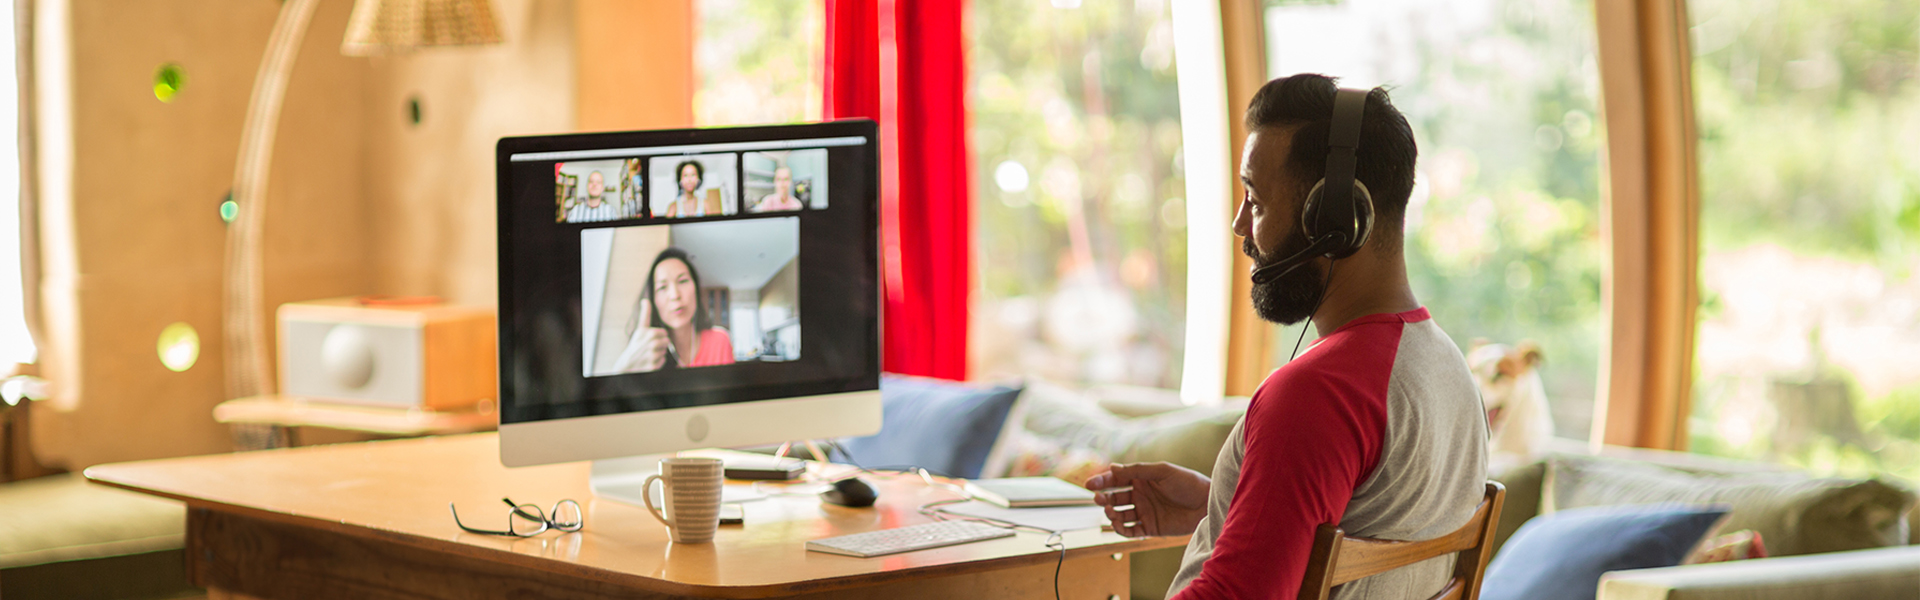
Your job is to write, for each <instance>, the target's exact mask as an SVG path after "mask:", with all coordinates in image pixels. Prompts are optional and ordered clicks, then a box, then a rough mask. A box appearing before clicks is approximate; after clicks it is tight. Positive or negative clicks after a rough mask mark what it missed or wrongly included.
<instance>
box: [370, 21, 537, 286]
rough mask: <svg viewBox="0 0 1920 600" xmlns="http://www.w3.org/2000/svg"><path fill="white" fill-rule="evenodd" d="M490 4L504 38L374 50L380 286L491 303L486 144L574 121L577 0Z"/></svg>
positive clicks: (491, 206)
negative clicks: (415, 112) (384, 52)
mask: <svg viewBox="0 0 1920 600" xmlns="http://www.w3.org/2000/svg"><path fill="white" fill-rule="evenodd" d="M493 6H494V10H495V11H496V12H495V17H496V19H497V20H498V21H499V23H500V25H501V34H502V36H503V37H504V38H505V43H503V44H501V45H498V46H491V47H484V48H445V49H430V50H423V51H419V52H415V53H412V54H409V55H404V56H389V57H379V58H373V59H370V60H371V62H370V64H371V67H372V78H371V80H370V81H371V88H372V89H370V90H369V92H368V94H367V96H366V115H367V135H368V147H367V152H366V160H367V175H368V194H367V198H368V200H369V204H368V207H367V209H368V212H367V214H368V217H369V219H370V224H371V227H372V232H373V240H374V243H373V245H372V248H371V255H370V257H369V258H370V261H371V265H370V269H371V272H372V274H373V277H374V287H375V288H376V289H378V290H380V291H381V292H382V293H389V294H427V295H437V296H441V297H443V298H446V299H447V300H449V301H453V302H458V303H462V304H473V305H483V306H492V305H494V304H495V303H496V299H497V291H496V290H497V289H498V288H497V287H496V285H495V282H496V281H497V279H498V278H497V276H496V273H495V271H496V269H497V264H498V256H497V254H496V249H497V248H498V246H497V245H496V244H495V243H494V237H495V235H496V232H495V228H494V210H495V203H494V196H495V180H494V165H493V161H494V157H493V149H494V144H495V142H497V141H498V140H499V139H500V138H501V137H505V136H514V135H532V134H542V133H562V132H566V131H570V130H572V129H573V127H574V81H575V79H574V62H573V61H574V46H573V36H574V29H573V28H574V20H573V3H571V2H554V1H535V0H495V2H494V4H493ZM412 102H418V105H419V113H420V122H419V123H417V124H416V123H413V122H412V110H411V108H410V103H412Z"/></svg>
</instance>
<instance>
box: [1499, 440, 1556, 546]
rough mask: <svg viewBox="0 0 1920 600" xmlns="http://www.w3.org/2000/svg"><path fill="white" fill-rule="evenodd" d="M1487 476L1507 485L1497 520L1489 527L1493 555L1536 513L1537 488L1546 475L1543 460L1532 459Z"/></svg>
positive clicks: (1537, 513) (1538, 507)
mask: <svg viewBox="0 0 1920 600" xmlns="http://www.w3.org/2000/svg"><path fill="white" fill-rule="evenodd" d="M1487 478H1488V479H1492V480H1494V481H1498V482H1500V485H1504V486H1506V487H1507V500H1506V502H1505V503H1504V504H1503V505H1502V506H1501V508H1500V523H1499V524H1497V525H1495V526H1494V528H1493V555H1494V556H1498V555H1499V554H1500V549H1501V548H1502V547H1504V546H1505V545H1506V543H1507V540H1508V539H1509V538H1512V537H1513V534H1514V532H1517V531H1519V530H1520V526H1521V525H1523V524H1525V523H1526V522H1527V521H1528V520H1530V519H1532V518H1534V517H1536V516H1539V515H1540V488H1541V484H1542V483H1543V482H1544V481H1545V480H1546V478H1547V463H1546V461H1534V462H1531V463H1527V464H1524V465H1520V466H1518V467H1514V468H1511V469H1507V470H1506V471H1505V472H1502V473H1492V474H1489V475H1488V476H1487Z"/></svg>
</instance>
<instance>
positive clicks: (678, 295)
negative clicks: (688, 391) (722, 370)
mask: <svg viewBox="0 0 1920 600" xmlns="http://www.w3.org/2000/svg"><path fill="white" fill-rule="evenodd" d="M647 281H649V282H651V284H650V285H648V286H647V289H646V290H645V291H643V292H641V293H640V299H639V301H638V302H637V303H636V305H635V308H634V311H633V318H632V319H631V320H629V321H628V322H627V336H628V337H627V348H626V350H625V351H623V352H621V353H620V358H619V360H617V361H615V362H614V370H615V371H616V372H620V373H632V372H647V371H658V370H661V369H673V368H679V367H710V366H714V365H729V364H733V338H731V337H729V336H728V335H727V329H726V328H725V327H719V326H715V325H714V324H713V318H712V317H711V316H709V315H708V314H707V307H706V305H705V304H704V303H702V302H700V273H699V272H698V271H695V270H694V268H693V261H692V260H691V259H689V258H688V257H687V252H686V251H685V250H681V249H679V248H667V249H666V250H661V251H660V256H658V257H655V258H654V259H653V268H652V269H649V270H648V271H647Z"/></svg>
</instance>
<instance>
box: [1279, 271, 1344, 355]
mask: <svg viewBox="0 0 1920 600" xmlns="http://www.w3.org/2000/svg"><path fill="white" fill-rule="evenodd" d="M1332 286H1333V263H1332V262H1328V263H1327V277H1326V279H1325V280H1322V281H1321V282H1320V297H1319V298H1317V299H1315V300H1314V301H1313V313H1307V320H1306V321H1304V322H1302V323H1301V325H1300V337H1299V338H1297V339H1295V340H1293V354H1290V355H1288V356H1287V362H1293V359H1295V358H1299V357H1300V342H1304V341H1306V340H1307V328H1308V327H1312V326H1313V314H1314V313H1318V312H1320V305H1321V304H1322V303H1325V302H1326V301H1327V292H1329V291H1332V290H1329V289H1328V288H1330V287H1332Z"/></svg>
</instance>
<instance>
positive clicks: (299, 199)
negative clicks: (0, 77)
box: [34, 0, 366, 469]
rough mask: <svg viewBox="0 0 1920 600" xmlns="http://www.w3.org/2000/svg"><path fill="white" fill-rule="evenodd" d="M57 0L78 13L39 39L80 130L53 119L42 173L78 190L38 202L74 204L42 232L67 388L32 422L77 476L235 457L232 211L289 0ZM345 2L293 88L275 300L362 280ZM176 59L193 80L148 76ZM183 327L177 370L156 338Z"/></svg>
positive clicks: (357, 90)
mask: <svg viewBox="0 0 1920 600" xmlns="http://www.w3.org/2000/svg"><path fill="white" fill-rule="evenodd" d="M45 4H46V5H45V6H43V7H42V10H60V11H65V16H66V18H65V19H64V29H63V33H62V34H61V35H58V36H47V35H44V34H43V35H41V36H39V37H40V39H41V40H43V41H49V42H52V43H63V45H64V46H65V51H66V52H68V53H69V54H70V56H71V59H70V63H69V65H68V71H67V73H65V75H64V80H65V81H66V82H67V85H68V86H69V87H68V90H67V94H68V95H69V96H70V98H71V104H70V105H69V107H68V110H67V111H66V112H65V114H64V117H65V119H66V121H67V122H66V123H65V124H64V125H61V126H56V127H52V128H48V129H51V130H53V131H61V130H65V131H70V132H71V135H70V137H69V138H68V140H67V146H66V148H68V149H69V150H68V151H69V152H70V156H69V157H67V160H66V161H65V163H66V164H70V165H71V167H70V168H69V169H67V172H65V173H52V174H43V175H45V176H48V177H64V178H66V179H67V180H68V181H69V183H68V186H70V187H63V186H50V189H54V190H59V189H67V190H70V192H69V193H66V194H62V195H61V196H60V197H54V196H48V197H44V198H43V199H42V204H43V205H54V204H57V203H65V207H64V208H62V209H61V210H56V211H49V212H53V213H55V214H54V215H53V218H49V219H43V221H42V224H43V228H42V238H41V239H42V243H43V244H44V245H47V246H56V247H55V248H50V249H49V251H48V253H49V254H50V255H55V256H62V257H66V258H65V259H63V260H62V261H60V262H59V263H57V264H51V265H49V272H48V276H47V278H46V281H45V282H44V283H43V285H44V286H46V289H43V290H42V292H43V294H42V295H43V297H44V298H46V299H47V305H46V311H47V312H48V313H49V314H48V315H47V317H48V320H49V321H53V322H57V323H63V324H64V326H62V327H60V328H59V330H58V331H59V334H60V335H58V336H57V339H55V340H52V342H53V343H54V344H57V345H60V346H61V347H60V348H57V349H55V351H54V352H49V353H47V355H46V357H45V359H44V360H46V361H48V362H49V364H48V365H47V367H48V370H49V372H50V373H55V374H56V377H55V380H54V384H55V388H54V394H55V395H56V399H55V400H54V401H53V402H50V403H48V406H49V408H51V410H44V411H40V412H39V413H38V414H37V415H36V416H38V417H44V418H37V419H35V420H34V430H35V431H34V438H35V439H34V445H35V451H36V453H37V454H38V455H39V456H40V458H41V459H42V460H43V461H45V462H49V463H52V464H61V465H64V466H66V467H68V468H75V469H77V468H83V467H85V466H88V465H92V464H97V463H101V462H110V461H121V460H135V459H144V458H155V457H163V456H177V455H184V454H199V453H209V452H221V451H225V450H229V449H230V448H231V445H230V442H229V439H230V438H229V436H228V434H227V431H226V428H225V427H224V426H221V425H218V424H216V423H214V422H213V418H212V409H213V406H214V404H217V403H218V402H220V401H221V400H224V399H225V398H223V397H222V396H223V388H222V365H221V364H220V363H221V360H220V356H221V348H222V344H221V342H220V340H221V336H222V330H221V325H220V323H221V310H222V305H221V304H222V295H221V292H222V288H221V277H222V275H221V263H222V256H223V253H224V247H225V236H226V225H225V224H224V223H223V222H222V221H221V219H220V216H219V205H220V203H221V201H222V200H223V199H224V198H225V197H226V195H227V192H228V190H229V189H230V188H231V186H232V181H233V171H234V162H235V155H236V152H237V151H238V147H239V139H240V129H241V123H242V118H243V115H244V113H245V109H246V104H247V99H248V96H249V94H250V93H251V90H252V86H253V79H254V76H255V72H256V70H257V69H258V68H259V62H260V58H261V53H262V52H263V50H264V49H265V46H266V39H267V35H268V33H269V31H271V29H272V26H273V22H274V18H275V16H276V13H277V11H278V9H279V6H280V5H279V3H277V2H266V1H261V0H205V1H197V2H123V1H114V0H73V1H69V2H47V3H45ZM349 8H350V2H348V1H347V0H339V1H333V2H323V3H322V5H321V8H320V11H319V12H318V13H317V14H316V17H315V20H314V25H313V32H311V33H310V35H309V36H308V40H307V44H305V46H304V47H303V50H302V52H301V57H300V61H299V64H298V66H297V68H296V71H295V74H294V77H293V80H292V82H291V84H290V86H289V100H288V102H287V112H286V114H285V115H284V118H283V127H282V130H281V135H280V138H279V144H278V145H277V148H276V155H275V167H274V180H273V181H272V186H271V188H270V190H269V195H270V204H273V205H277V206H278V207H281V208H280V209H279V210H277V211H269V213H268V219H269V221H268V227H267V231H268V233H267V240H268V243H267V248H268V250H267V256H266V262H267V265H268V270H269V273H270V275H269V279H268V298H269V300H270V301H275V302H277V301H283V300H286V299H294V298H300V297H314V296H324V295H330V294H331V295H339V293H341V291H342V290H345V289H349V288H353V289H357V288H364V287H365V286H364V281H365V280H366V276H365V271H364V268H362V267H361V266H360V265H359V264H358V263H361V262H364V258H362V256H363V255H364V252H363V251H358V250H356V248H362V247H364V246H365V225H364V221H365V217H364V211H363V210H362V209H361V208H360V206H362V205H363V204H364V200H363V199H362V197H363V196H364V194H363V193H362V190H363V189H364V187H365V186H364V183H363V178H362V176H361V173H360V168H361V167H360V164H361V162H360V160H359V158H358V150H359V148H360V146H361V145H363V142H362V141H361V140H360V131H361V130H362V127H361V126H360V124H359V120H360V119H361V117H360V116H359V115H360V105H359V102H358V101H357V98H359V97H360V96H362V95H363V92H362V91H361V90H362V88H364V84H363V83H362V82H361V81H362V80H363V79H364V71H365V70H366V66H365V65H364V64H361V63H359V62H355V61H354V60H353V59H347V58H345V57H341V56H339V53H338V51H337V49H336V48H337V47H338V43H339V41H338V40H339V36H340V33H341V32H343V31H344V27H345V20H346V14H347V11H348V9H349ZM326 38H331V40H328V39H326ZM169 63H171V64H174V65H178V67H179V69H180V70H181V72H182V73H183V75H184V77H183V79H182V81H183V84H182V85H181V86H180V88H179V91H178V93H177V94H176V95H174V96H173V97H172V98H171V101H167V102H162V101H161V100H159V99H157V98H156V97H155V94H154V91H153V81H154V76H155V73H156V71H157V69H159V67H160V66H161V65H163V64H169ZM54 80H58V79H54ZM50 114H58V112H57V111H56V112H55V113H50ZM321 123H330V124H331V125H330V126H322V125H321ZM44 147H45V146H43V148H44ZM55 147H58V146H57V145H56V146H55ZM50 162H55V163H56V164H59V163H60V162H61V161H50ZM289 165H294V166H297V167H298V168H295V167H291V166H289ZM302 171H306V172H304V173H303V172H302ZM319 198H330V199H334V198H337V199H340V200H339V201H338V202H323V201H320V200H317V199H319ZM63 212H64V214H62V213H63ZM356 252H360V254H356ZM174 322H185V323H188V324H189V325H192V326H193V327H194V328H195V329H196V330H197V331H198V333H199V339H200V342H201V344H200V353H199V359H198V361H197V362H196V363H195V364H194V365H193V366H192V368H189V369H187V370H186V371H183V372H173V371H170V370H168V369H166V368H165V367H163V366H162V365H161V363H160V361H159V358H158V352H157V338H158V336H159V333H160V331H161V329H162V328H164V327H166V326H167V325H168V324H170V323H174ZM63 361H64V362H65V363H66V364H55V363H61V362H63Z"/></svg>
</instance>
